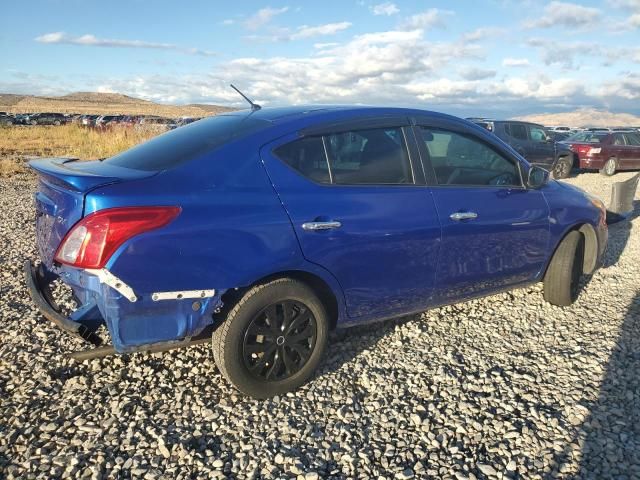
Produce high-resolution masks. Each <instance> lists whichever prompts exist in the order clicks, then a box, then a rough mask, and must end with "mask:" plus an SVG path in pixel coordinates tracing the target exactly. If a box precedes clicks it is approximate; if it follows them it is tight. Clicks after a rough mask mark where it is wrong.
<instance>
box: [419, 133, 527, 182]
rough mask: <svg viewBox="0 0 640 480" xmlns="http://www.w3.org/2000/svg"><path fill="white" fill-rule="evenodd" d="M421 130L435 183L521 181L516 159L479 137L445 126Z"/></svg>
mask: <svg viewBox="0 0 640 480" xmlns="http://www.w3.org/2000/svg"><path fill="white" fill-rule="evenodd" d="M421 131H422V137H423V140H424V143H425V145H426V147H427V150H428V152H429V159H430V161H431V165H432V167H433V170H434V173H435V175H436V180H437V182H438V185H443V186H444V185H469V186H512V187H514V186H520V185H521V181H520V171H519V169H518V166H517V165H516V163H515V162H513V161H511V160H509V159H507V158H505V157H503V156H502V155H500V154H498V153H497V152H496V151H495V150H493V149H492V148H491V147H489V146H487V145H485V144H484V143H482V142H480V141H479V140H477V139H474V138H472V137H467V136H464V135H460V134H458V133H455V132H449V131H446V130H436V129H431V128H422V129H421Z"/></svg>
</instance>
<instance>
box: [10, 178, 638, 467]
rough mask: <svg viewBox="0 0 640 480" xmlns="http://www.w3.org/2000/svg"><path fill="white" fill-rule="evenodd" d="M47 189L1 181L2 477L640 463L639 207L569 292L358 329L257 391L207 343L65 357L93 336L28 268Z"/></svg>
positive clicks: (519, 296) (596, 181)
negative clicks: (285, 387) (601, 259)
mask: <svg viewBox="0 0 640 480" xmlns="http://www.w3.org/2000/svg"><path fill="white" fill-rule="evenodd" d="M629 176H630V175H629V174H618V175H616V176H615V177H614V180H616V181H618V180H622V179H626V178H628V177H629ZM568 181H569V182H571V183H574V184H576V185H579V186H581V187H583V188H586V189H587V190H589V191H591V192H592V193H595V194H598V195H600V196H601V197H602V198H603V199H605V200H607V201H608V199H609V190H610V185H611V182H612V180H611V179H605V178H604V177H602V176H600V175H599V174H581V175H579V176H577V177H575V178H572V179H569V180H568ZM33 189H34V181H33V179H32V178H31V177H22V178H14V179H12V180H11V181H9V180H6V179H5V180H1V179H0V281H1V284H0V318H1V322H0V334H1V336H2V341H1V343H0V402H1V403H0V478H1V477H4V478H58V477H66V478H69V477H79V478H80V477H81V478H145V479H151V478H167V479H174V478H176V479H179V478H202V479H205V478H206V479H208V478H222V477H235V478H250V477H254V478H255V477H258V478H296V477H298V478H306V479H313V478H324V477H330V478H356V477H357V478H371V477H374V478H378V477H379V478H412V477H415V478H455V479H466V478H468V479H474V478H476V479H483V478H594V479H602V478H616V479H633V478H640V381H639V377H640V348H639V347H640V335H639V334H640V317H639V311H640V287H639V282H638V278H640V262H639V261H638V256H639V254H640V235H638V230H639V229H640V220H639V219H638V218H635V219H634V220H633V221H632V222H624V223H621V224H617V225H615V226H612V228H611V229H610V247H609V250H608V254H607V260H606V266H605V268H603V269H601V270H600V271H599V272H598V273H597V274H596V275H594V276H593V278H592V279H591V281H590V283H589V284H588V285H587V286H586V287H585V289H584V291H583V293H582V294H581V296H580V299H579V300H578V302H577V303H576V304H575V305H574V306H573V307H571V308H565V309H561V308H557V307H553V306H551V305H548V304H546V303H545V302H544V301H543V298H542V292H541V287H540V286H539V285H538V286H534V287H531V288H527V289H521V290H517V291H514V292H511V293H504V294H500V295H495V296H492V297H489V298H486V299H481V300H476V301H471V302H468V303H465V304H460V305H454V306H450V307H444V308H438V309H434V310H431V311H428V312H425V313H423V314H421V315H416V316H413V317H405V318H399V319H396V320H393V321H389V322H385V323H382V324H378V325H376V326H375V328H372V327H366V328H354V329H350V330H348V331H347V332H345V333H342V334H339V335H337V334H336V335H333V337H332V341H331V344H330V348H329V351H328V353H327V356H326V359H325V362H324V364H323V366H322V368H321V371H320V373H319V374H318V376H317V377H316V378H315V379H314V380H313V381H312V382H310V383H309V384H308V385H306V386H305V387H303V388H302V389H301V390H300V391H298V392H297V393H295V394H289V395H286V396H282V397H279V398H274V399H271V400H268V401H255V400H251V399H247V398H244V397H242V396H240V395H238V394H237V393H236V392H235V391H234V390H233V389H232V388H231V387H230V386H229V385H228V384H227V383H226V382H225V381H223V379H222V378H221V377H220V374H219V373H218V372H217V370H216V368H215V366H214V364H213V358H212V353H211V351H210V349H209V348H207V347H206V346H200V347H193V348H191V349H187V350H182V351H174V352H170V353H165V354H161V355H141V354H137V355H132V356H129V357H112V358H106V359H102V360H93V361H89V362H85V363H81V364H79V363H75V362H73V361H72V360H66V359H65V358H64V357H63V356H62V355H61V354H62V353H63V352H65V351H69V350H73V349H79V348H81V347H82V345H81V344H80V343H79V342H77V341H76V340H73V339H69V338H67V337H66V336H64V335H63V334H62V333H60V332H58V331H57V330H56V329H55V328H53V327H50V326H49V325H47V324H45V323H42V322H41V321H39V320H38V315H37V313H36V311H35V310H34V307H33V306H32V304H31V302H30V300H29V298H28V294H27V291H26V289H25V288H24V286H23V281H22V271H21V265H22V262H23V260H24V259H25V258H35V256H36V254H35V248H34V245H33V243H34V231H33V216H34V212H33V207H32V192H33ZM637 198H640V197H637ZM638 211H639V209H638V208H637V209H636V213H638Z"/></svg>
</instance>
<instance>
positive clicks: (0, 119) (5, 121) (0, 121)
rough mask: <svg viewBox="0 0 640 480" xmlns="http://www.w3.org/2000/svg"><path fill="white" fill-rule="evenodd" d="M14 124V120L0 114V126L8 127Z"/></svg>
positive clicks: (9, 116) (4, 114) (5, 114)
mask: <svg viewBox="0 0 640 480" xmlns="http://www.w3.org/2000/svg"><path fill="white" fill-rule="evenodd" d="M13 124H14V119H13V117H12V116H11V115H9V114H7V113H0V125H2V126H5V127H8V126H11V125H13Z"/></svg>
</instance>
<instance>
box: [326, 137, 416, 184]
mask: <svg viewBox="0 0 640 480" xmlns="http://www.w3.org/2000/svg"><path fill="white" fill-rule="evenodd" d="M325 145H326V147H327V155H328V157H329V166H330V168H331V176H332V178H333V183H336V184H343V185H357V184H406V183H413V177H412V174H411V165H410V163H409V155H408V154H407V149H406V146H405V142H404V136H403V134H402V129H400V128H385V129H383V128H375V129H370V130H358V131H354V132H344V133H334V134H331V135H327V136H326V137H325Z"/></svg>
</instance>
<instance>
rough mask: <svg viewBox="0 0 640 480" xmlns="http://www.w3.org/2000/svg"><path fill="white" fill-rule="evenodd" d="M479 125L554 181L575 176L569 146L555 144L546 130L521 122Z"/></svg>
mask: <svg viewBox="0 0 640 480" xmlns="http://www.w3.org/2000/svg"><path fill="white" fill-rule="evenodd" d="M475 123H476V124H477V125H480V126H482V127H483V128H486V129H487V130H489V131H491V132H493V133H494V134H495V135H496V136H497V137H498V138H500V139H501V140H502V141H504V142H505V143H507V144H509V145H511V146H512V147H513V149H514V150H515V151H517V152H518V153H519V154H520V155H522V156H523V157H524V158H526V159H527V160H528V161H529V162H531V163H532V164H534V165H538V166H540V167H542V168H545V169H547V170H549V171H550V172H551V173H552V174H553V176H554V178H566V177H568V176H569V174H570V173H571V169H572V168H573V154H572V153H571V151H570V150H569V149H568V148H567V147H566V146H565V145H562V144H559V143H557V142H556V141H554V138H553V136H552V135H551V134H550V133H549V132H548V131H547V129H546V128H545V127H544V126H542V125H538V124H537V123H529V122H521V121H518V120H483V121H478V122H475Z"/></svg>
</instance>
